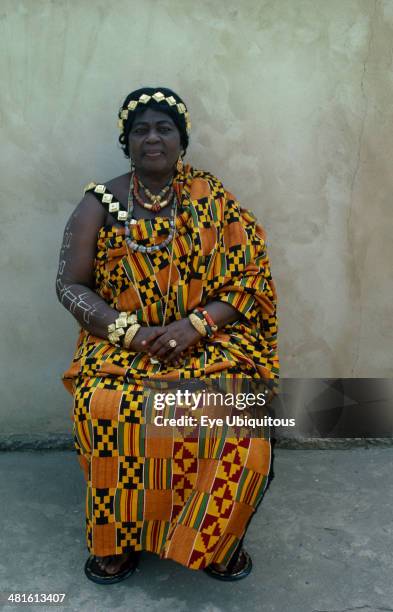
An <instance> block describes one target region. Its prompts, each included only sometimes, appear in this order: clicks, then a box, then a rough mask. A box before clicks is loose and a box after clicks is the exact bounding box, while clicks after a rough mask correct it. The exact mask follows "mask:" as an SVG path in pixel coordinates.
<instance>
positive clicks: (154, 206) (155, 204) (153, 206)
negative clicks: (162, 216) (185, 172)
mask: <svg viewBox="0 0 393 612" xmlns="http://www.w3.org/2000/svg"><path fill="white" fill-rule="evenodd" d="M172 182H173V180H172V179H171V180H170V181H168V183H167V184H166V185H165V186H164V187H163V188H162V189H161V191H160V193H159V194H157V195H155V194H154V193H152V192H151V191H150V189H148V188H147V187H146V186H145V185H144V184H143V183H142V181H141V179H140V178H138V177H137V176H136V175H134V180H133V183H134V196H135V198H136V200H137V201H138V203H139V204H140V205H141V206H143V208H147V209H148V210H153V211H154V212H158V211H159V210H161V208H164V207H165V206H167V204H168V203H169V202H170V200H171V199H172V196H173V185H172ZM138 187H139V188H142V189H143V190H144V192H145V194H146V195H147V197H148V198H149V199H150V203H149V202H144V201H143V200H142V198H141V197H140V195H139V193H138ZM168 192H169V193H168ZM167 193H168V197H167V199H166V200H163V199H162V198H163V197H164V195H166V194H167Z"/></svg>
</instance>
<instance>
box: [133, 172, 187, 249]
mask: <svg viewBox="0 0 393 612" xmlns="http://www.w3.org/2000/svg"><path fill="white" fill-rule="evenodd" d="M139 185H140V186H142V187H143V189H144V191H145V193H146V195H147V197H148V198H149V199H150V203H149V202H144V201H143V200H142V198H141V197H140V195H139V193H138V186H139ZM165 194H168V197H167V198H166V199H165V200H162V198H163V197H164V195H165ZM134 198H135V199H136V201H137V202H138V204H140V205H141V206H142V207H143V208H146V209H147V210H153V211H154V212H156V211H158V210H161V209H162V208H164V207H165V206H168V204H169V203H170V202H171V203H172V206H171V215H170V217H169V227H170V229H169V233H168V236H167V237H166V238H165V240H163V241H162V242H160V244H154V245H152V246H144V245H142V244H138V243H137V242H136V241H135V240H133V239H132V238H131V232H130V224H131V225H132V224H135V223H136V220H135V219H133V211H134ZM153 198H154V200H153ZM176 210H177V199H176V194H175V191H174V188H173V183H172V181H171V182H170V183H168V184H167V185H165V187H163V189H161V191H160V193H159V194H158V195H154V194H152V193H151V192H150V191H149V190H148V189H147V188H146V187H145V186H144V185H143V184H142V183H141V181H140V180H139V179H138V178H137V177H136V175H135V174H132V175H131V179H130V188H129V192H128V214H127V221H126V223H125V239H126V242H127V245H128V247H129V248H130V249H131V250H132V251H138V252H139V253H154V252H155V251H159V250H160V249H163V248H165V247H166V246H168V244H170V242H171V241H172V240H173V237H174V233H175V223H176Z"/></svg>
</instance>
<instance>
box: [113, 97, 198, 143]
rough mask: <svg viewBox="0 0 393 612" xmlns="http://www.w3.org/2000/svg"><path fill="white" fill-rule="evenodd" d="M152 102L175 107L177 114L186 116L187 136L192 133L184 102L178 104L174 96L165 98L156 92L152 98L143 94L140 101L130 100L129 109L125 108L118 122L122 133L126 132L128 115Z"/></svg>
mask: <svg viewBox="0 0 393 612" xmlns="http://www.w3.org/2000/svg"><path fill="white" fill-rule="evenodd" d="M150 100H155V102H158V103H160V104H161V103H162V102H165V103H166V104H168V105H169V106H175V107H176V110H177V112H178V113H179V115H184V118H185V120H186V132H187V135H188V136H189V135H190V132H191V121H190V116H189V114H188V111H187V108H186V106H185V104H183V102H176V100H175V98H174V97H173V96H168V97H167V96H165V95H164V94H163V93H162V91H156V93H154V94H153V95H152V96H149V95H148V94H142V95H140V96H139V99H138V100H130V102H129V103H128V105H127V108H123V109H122V110H121V111H120V118H119V121H118V127H119V129H120V132H121V133H123V132H124V125H125V122H126V121H127V119H128V113H129V112H130V111H131V112H133V111H134V110H135V109H136V107H137V106H138V104H145V105H146V104H147V103H148V102H150Z"/></svg>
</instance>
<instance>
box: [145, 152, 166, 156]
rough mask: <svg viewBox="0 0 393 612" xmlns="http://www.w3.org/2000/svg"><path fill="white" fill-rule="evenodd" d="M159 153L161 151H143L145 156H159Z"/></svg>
mask: <svg viewBox="0 0 393 612" xmlns="http://www.w3.org/2000/svg"><path fill="white" fill-rule="evenodd" d="M160 155H162V153H161V151H151V152H150V153H148V152H146V153H145V156H146V157H159V156H160Z"/></svg>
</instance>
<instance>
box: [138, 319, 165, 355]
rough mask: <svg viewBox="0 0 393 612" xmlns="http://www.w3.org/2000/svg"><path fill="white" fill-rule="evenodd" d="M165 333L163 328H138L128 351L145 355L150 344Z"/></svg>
mask: <svg viewBox="0 0 393 612" xmlns="http://www.w3.org/2000/svg"><path fill="white" fill-rule="evenodd" d="M164 333H165V328H164V327H161V326H160V327H159V326H158V325H156V326H150V327H140V328H139V329H138V331H137V332H136V334H135V336H134V337H133V339H132V342H131V344H130V351H135V352H136V353H147V352H148V349H149V346H150V343H151V342H154V340H156V339H157V338H158V337H159V336H161V335H162V334H164Z"/></svg>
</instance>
